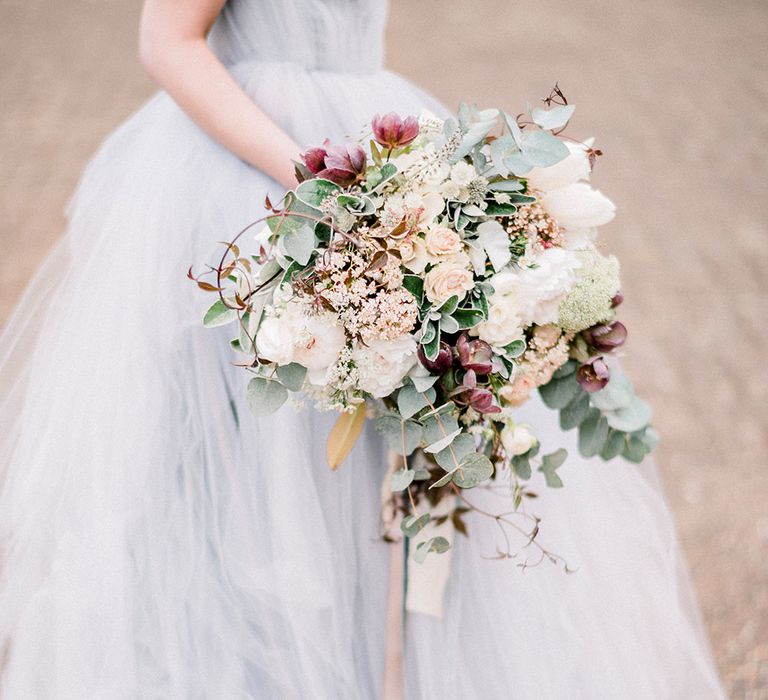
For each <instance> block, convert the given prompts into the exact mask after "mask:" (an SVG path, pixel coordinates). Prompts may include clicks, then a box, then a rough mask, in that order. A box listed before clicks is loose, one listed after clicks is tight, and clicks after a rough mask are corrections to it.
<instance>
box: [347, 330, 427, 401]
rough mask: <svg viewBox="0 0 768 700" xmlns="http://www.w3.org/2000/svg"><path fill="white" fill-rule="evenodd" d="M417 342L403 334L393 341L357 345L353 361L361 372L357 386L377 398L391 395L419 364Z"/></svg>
mask: <svg viewBox="0 0 768 700" xmlns="http://www.w3.org/2000/svg"><path fill="white" fill-rule="evenodd" d="M417 347H418V346H417V344H416V339H415V338H414V337H413V336H412V335H401V336H400V337H399V338H395V339H394V340H374V341H371V342H370V343H369V344H368V345H358V346H357V347H356V348H355V349H354V350H353V351H352V359H353V361H354V362H355V364H356V365H357V370H358V373H359V380H358V387H359V388H360V389H362V390H363V391H366V392H368V393H369V394H370V395H371V396H373V397H375V398H383V397H384V396H388V395H389V394H391V393H392V392H393V391H394V390H395V389H397V388H398V387H399V386H402V384H403V379H404V378H405V377H406V376H407V374H408V372H409V371H410V370H411V369H412V368H413V366H414V365H415V364H416V362H418V357H417V355H416V350H417Z"/></svg>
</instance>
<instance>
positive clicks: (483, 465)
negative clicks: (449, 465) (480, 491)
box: [453, 452, 493, 489]
mask: <svg viewBox="0 0 768 700" xmlns="http://www.w3.org/2000/svg"><path fill="white" fill-rule="evenodd" d="M492 476H493V464H491V460H490V459H488V457H486V456H485V455H482V454H480V453H479V452H469V453H467V454H465V455H464V457H462V459H461V461H460V462H459V468H458V469H457V470H456V471H455V472H454V474H453V482H454V483H455V484H456V486H458V487H460V488H462V489H471V488H473V487H475V486H479V485H480V484H482V483H483V482H484V481H486V480H488V479H490V478H491V477H492Z"/></svg>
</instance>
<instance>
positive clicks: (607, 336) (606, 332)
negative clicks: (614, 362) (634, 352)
mask: <svg viewBox="0 0 768 700" xmlns="http://www.w3.org/2000/svg"><path fill="white" fill-rule="evenodd" d="M582 335H583V336H584V340H586V341H587V344H588V345H589V346H590V347H592V348H594V349H595V350H597V351H599V352H610V351H611V350H615V349H616V348H618V347H621V346H622V345H624V343H625V342H626V340H627V327H626V326H625V325H624V324H623V323H621V322H619V321H612V322H611V323H606V324H602V325H599V326H592V328H587V330H585V331H584V332H583V333H582Z"/></svg>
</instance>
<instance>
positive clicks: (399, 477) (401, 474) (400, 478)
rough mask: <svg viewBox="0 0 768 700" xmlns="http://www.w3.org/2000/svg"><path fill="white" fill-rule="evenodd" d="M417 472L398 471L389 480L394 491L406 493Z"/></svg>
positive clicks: (409, 470)
mask: <svg viewBox="0 0 768 700" xmlns="http://www.w3.org/2000/svg"><path fill="white" fill-rule="evenodd" d="M415 476H416V472H414V471H413V469H398V470H397V471H396V472H395V473H394V474H392V477H391V478H390V480H389V486H390V488H391V489H392V491H405V489H407V488H408V487H409V486H410V485H411V484H412V483H413V478H414V477H415Z"/></svg>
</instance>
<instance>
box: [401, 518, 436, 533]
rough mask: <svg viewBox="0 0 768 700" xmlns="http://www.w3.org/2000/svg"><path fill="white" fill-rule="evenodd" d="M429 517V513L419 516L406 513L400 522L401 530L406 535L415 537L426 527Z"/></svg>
mask: <svg viewBox="0 0 768 700" xmlns="http://www.w3.org/2000/svg"><path fill="white" fill-rule="evenodd" d="M429 519H430V515H429V513H422V514H421V515H418V516H416V515H406V516H405V517H404V518H403V519H402V521H401V522H400V530H402V532H403V534H404V535H405V536H406V537H415V536H416V535H418V534H419V533H420V532H421V531H422V530H423V529H424V528H425V526H426V525H427V523H428V522H429Z"/></svg>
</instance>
